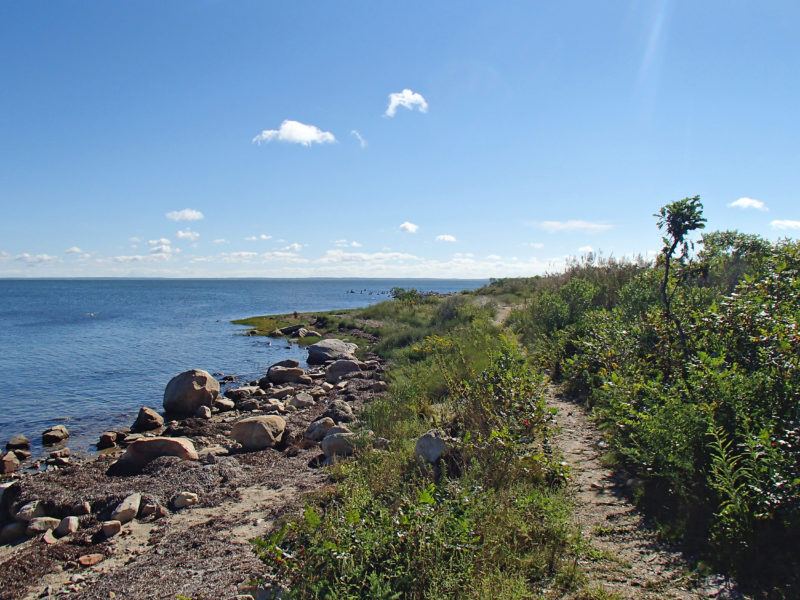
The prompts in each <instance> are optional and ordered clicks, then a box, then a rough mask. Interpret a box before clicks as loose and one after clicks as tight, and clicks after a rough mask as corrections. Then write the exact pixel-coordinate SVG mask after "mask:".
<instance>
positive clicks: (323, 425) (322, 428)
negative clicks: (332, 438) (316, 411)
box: [304, 417, 335, 442]
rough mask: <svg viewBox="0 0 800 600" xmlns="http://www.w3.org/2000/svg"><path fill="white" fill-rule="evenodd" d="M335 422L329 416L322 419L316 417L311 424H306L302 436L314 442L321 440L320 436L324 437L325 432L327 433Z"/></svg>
mask: <svg viewBox="0 0 800 600" xmlns="http://www.w3.org/2000/svg"><path fill="white" fill-rule="evenodd" d="M334 425H335V423H334V422H333V419H331V418H330V417H323V418H322V419H317V420H316V421H314V422H313V423H311V425H309V426H308V429H306V432H305V434H304V437H305V438H306V439H309V440H311V441H314V442H321V441H322V438H324V437H325V434H326V433H328V430H329V429H330V428H331V427H333V426H334Z"/></svg>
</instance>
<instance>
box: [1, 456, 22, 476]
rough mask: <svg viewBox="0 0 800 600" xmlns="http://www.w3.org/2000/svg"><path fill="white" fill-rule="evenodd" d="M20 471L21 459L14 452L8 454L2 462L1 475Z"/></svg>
mask: <svg viewBox="0 0 800 600" xmlns="http://www.w3.org/2000/svg"><path fill="white" fill-rule="evenodd" d="M15 471H19V458H18V457H17V455H16V454H14V452H6V454H5V456H3V460H2V461H0V475H7V474H9V473H14V472H15Z"/></svg>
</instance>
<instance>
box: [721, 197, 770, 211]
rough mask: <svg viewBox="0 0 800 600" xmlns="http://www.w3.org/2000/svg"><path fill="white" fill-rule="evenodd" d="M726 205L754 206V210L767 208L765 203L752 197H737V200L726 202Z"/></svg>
mask: <svg viewBox="0 0 800 600" xmlns="http://www.w3.org/2000/svg"><path fill="white" fill-rule="evenodd" d="M728 206H736V207H738V208H755V209H756V210H769V209H768V208H767V205H766V204H764V203H763V202H762V201H761V200H756V199H754V198H739V199H738V200H735V201H734V202H731V203H730V204H728Z"/></svg>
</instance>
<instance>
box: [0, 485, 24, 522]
mask: <svg viewBox="0 0 800 600" xmlns="http://www.w3.org/2000/svg"><path fill="white" fill-rule="evenodd" d="M19 490H20V487H19V481H18V480H14V481H4V482H3V483H0V520H2V519H3V517H4V516H5V514H6V511H5V510H4V509H5V508H6V507H7V506H9V505H10V504H11V502H13V498H14V497H15V496H16V495H17V494H19Z"/></svg>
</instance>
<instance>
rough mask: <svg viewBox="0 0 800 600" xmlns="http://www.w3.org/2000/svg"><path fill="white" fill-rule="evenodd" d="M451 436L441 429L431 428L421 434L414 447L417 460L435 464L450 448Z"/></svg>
mask: <svg viewBox="0 0 800 600" xmlns="http://www.w3.org/2000/svg"><path fill="white" fill-rule="evenodd" d="M452 442H453V440H452V438H449V437H447V436H446V435H444V433H442V432H441V431H437V430H436V429H431V430H430V431H428V432H426V433H424V434H422V435H421V436H420V437H419V439H418V440H417V445H416V446H415V447H414V456H415V457H416V458H417V460H420V461H423V462H427V463H430V464H432V465H435V464H436V463H438V462H439V461H440V460H441V459H442V458H444V457H445V456H446V455H447V454H448V453H449V452H450V451H451V450H452Z"/></svg>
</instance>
